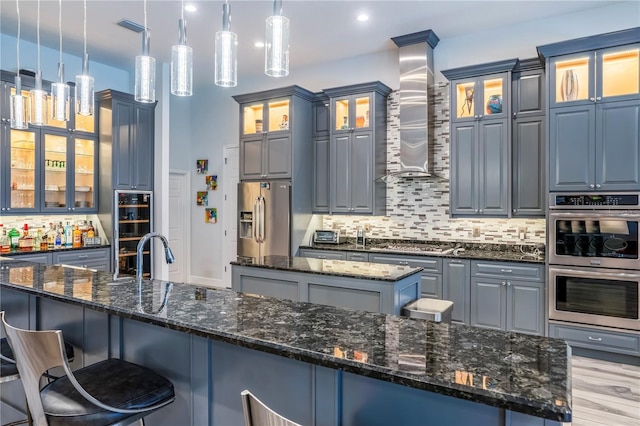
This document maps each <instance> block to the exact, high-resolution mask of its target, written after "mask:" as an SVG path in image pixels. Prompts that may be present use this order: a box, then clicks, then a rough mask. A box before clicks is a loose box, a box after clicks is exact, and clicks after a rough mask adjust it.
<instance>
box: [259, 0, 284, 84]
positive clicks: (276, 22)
mask: <svg viewBox="0 0 640 426" xmlns="http://www.w3.org/2000/svg"><path fill="white" fill-rule="evenodd" d="M264 56H265V58H264V72H265V74H267V75H268V76H271V77H286V76H288V75H289V19H288V18H286V17H284V16H282V1H281V0H273V16H269V17H268V18H267V30H266V37H265V45H264Z"/></svg>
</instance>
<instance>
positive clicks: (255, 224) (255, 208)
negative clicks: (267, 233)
mask: <svg viewBox="0 0 640 426" xmlns="http://www.w3.org/2000/svg"><path fill="white" fill-rule="evenodd" d="M259 200H260V197H256V199H255V201H254V202H253V217H252V218H251V226H252V227H253V239H254V240H255V241H256V243H259V242H260V240H259V239H258V223H259V222H260V219H259V218H258V201H259Z"/></svg>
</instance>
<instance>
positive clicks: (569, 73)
mask: <svg viewBox="0 0 640 426" xmlns="http://www.w3.org/2000/svg"><path fill="white" fill-rule="evenodd" d="M579 87H580V86H579V84H578V73H577V72H576V70H573V69H570V70H566V71H565V72H564V73H563V74H562V81H561V83H560V95H561V96H562V100H563V101H575V100H576V99H578V91H579Z"/></svg>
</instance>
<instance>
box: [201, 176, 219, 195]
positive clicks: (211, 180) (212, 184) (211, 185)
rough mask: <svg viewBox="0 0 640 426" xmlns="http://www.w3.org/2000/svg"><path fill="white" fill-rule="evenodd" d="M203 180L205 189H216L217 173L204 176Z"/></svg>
mask: <svg viewBox="0 0 640 426" xmlns="http://www.w3.org/2000/svg"><path fill="white" fill-rule="evenodd" d="M204 180H205V182H206V183H207V190H211V191H215V190H216V189H218V176H217V175H210V176H205V177H204Z"/></svg>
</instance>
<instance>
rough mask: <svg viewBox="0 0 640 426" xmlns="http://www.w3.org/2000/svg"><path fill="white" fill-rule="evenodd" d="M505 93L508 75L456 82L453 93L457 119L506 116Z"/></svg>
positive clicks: (494, 75) (495, 75)
mask: <svg viewBox="0 0 640 426" xmlns="http://www.w3.org/2000/svg"><path fill="white" fill-rule="evenodd" d="M505 93H506V74H493V75H491V76H487V77H481V78H478V79H469V80H458V81H456V83H455V86H454V93H453V96H454V99H453V100H454V105H453V107H454V108H455V114H456V116H455V117H456V119H457V120H458V119H461V120H464V119H479V118H482V117H485V116H499V115H503V114H506V109H505V108H504V105H503V99H504V95H505Z"/></svg>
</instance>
